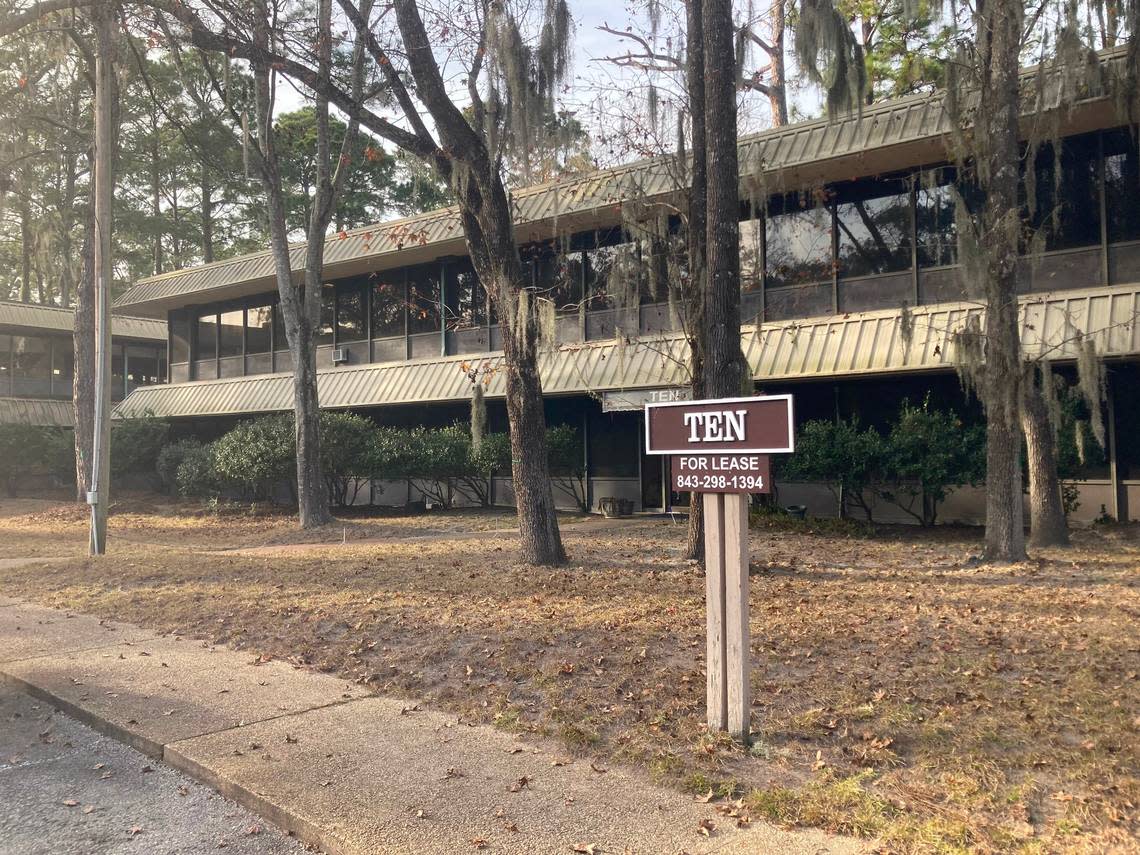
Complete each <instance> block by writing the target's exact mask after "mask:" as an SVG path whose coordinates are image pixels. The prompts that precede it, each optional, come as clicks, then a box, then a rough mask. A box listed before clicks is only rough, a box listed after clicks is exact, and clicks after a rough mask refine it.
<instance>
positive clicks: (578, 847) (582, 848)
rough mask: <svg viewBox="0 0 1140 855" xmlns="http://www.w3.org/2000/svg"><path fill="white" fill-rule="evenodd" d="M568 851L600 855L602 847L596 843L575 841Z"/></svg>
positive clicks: (584, 854)
mask: <svg viewBox="0 0 1140 855" xmlns="http://www.w3.org/2000/svg"><path fill="white" fill-rule="evenodd" d="M570 851H571V852H577V853H579V855H600V853H601V851H602V847H601V846H599V845H598V844H597V843H575V844H574V845H573V846H571V847H570Z"/></svg>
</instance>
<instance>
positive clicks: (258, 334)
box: [245, 306, 273, 354]
mask: <svg viewBox="0 0 1140 855" xmlns="http://www.w3.org/2000/svg"><path fill="white" fill-rule="evenodd" d="M245 323H246V330H245V352H246V353H247V354H258V353H269V351H270V350H271V349H272V340H273V332H272V331H273V306H254V307H253V308H250V309H246V311H245Z"/></svg>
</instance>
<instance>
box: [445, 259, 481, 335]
mask: <svg viewBox="0 0 1140 855" xmlns="http://www.w3.org/2000/svg"><path fill="white" fill-rule="evenodd" d="M444 277H445V282H446V287H445V288H444V297H445V298H446V308H447V315H446V318H447V328H448V329H449V330H462V329H469V328H470V327H481V326H483V325H484V324H486V323H487V301H486V295H485V294H484V292H483V286H482V285H480V284H479V277H478V276H477V275H476V273H475V269H474V268H473V267H472V266H471V262H469V261H467V260H466V259H464V260H462V261H449V262H447V264H446V265H444Z"/></svg>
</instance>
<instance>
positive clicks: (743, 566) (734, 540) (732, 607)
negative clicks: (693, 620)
mask: <svg viewBox="0 0 1140 855" xmlns="http://www.w3.org/2000/svg"><path fill="white" fill-rule="evenodd" d="M723 498H724V577H725V582H724V584H725V608H724V611H725V679H726V683H727V686H728V693H727V694H728V698H727V705H728V732H729V733H730V734H731V735H732V736H733V738H734V739H738V740H741V741H742V742H747V741H748V736H749V732H750V727H749V723H750V718H751V709H752V691H751V680H750V677H751V673H752V672H751V668H750V667H749V666H750V657H749V645H750V639H749V629H748V496H747V495H746V494H743V493H728V494H725V495H724V497H723Z"/></svg>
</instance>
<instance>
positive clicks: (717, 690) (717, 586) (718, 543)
mask: <svg viewBox="0 0 1140 855" xmlns="http://www.w3.org/2000/svg"><path fill="white" fill-rule="evenodd" d="M724 499H725V497H724V494H723V493H705V494H704V507H705V619H706V624H707V639H706V652H705V667H706V668H707V671H708V673H707V678H706V707H707V713H708V725H709V730H711V731H723V730H727V729H728V687H727V685H726V680H725V677H726V672H725V664H726V663H725V621H724V619H725V608H724V606H725V599H724V598H725V575H724V570H725V549H724V546H725V539H724V521H725V520H724V516H725V515H724Z"/></svg>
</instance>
